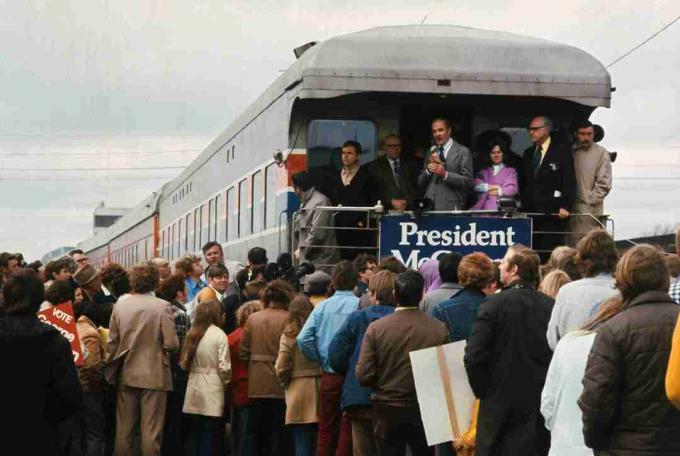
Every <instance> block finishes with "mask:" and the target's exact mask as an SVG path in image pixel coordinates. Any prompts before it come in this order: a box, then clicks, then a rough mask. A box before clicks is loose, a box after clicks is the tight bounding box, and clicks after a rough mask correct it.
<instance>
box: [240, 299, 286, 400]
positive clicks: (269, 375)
mask: <svg viewBox="0 0 680 456" xmlns="http://www.w3.org/2000/svg"><path fill="white" fill-rule="evenodd" d="M287 318H288V311H287V310H285V309H280V308H276V307H268V308H266V309H264V310H261V311H260V312H256V313H254V314H252V315H251V316H250V317H248V321H246V327H245V330H244V331H243V338H242V339H241V346H240V354H241V359H242V360H244V361H246V362H247V363H248V397H249V398H250V399H283V398H284V394H283V387H282V386H281V383H280V382H279V379H278V378H277V377H276V370H275V369H274V364H275V363H276V358H277V356H278V354H279V342H280V340H281V334H283V328H284V327H285V325H286V319H287Z"/></svg>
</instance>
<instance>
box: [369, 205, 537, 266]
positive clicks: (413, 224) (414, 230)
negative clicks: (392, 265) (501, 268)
mask: <svg viewBox="0 0 680 456" xmlns="http://www.w3.org/2000/svg"><path fill="white" fill-rule="evenodd" d="M531 227H532V225H531V219H528V218H501V217H468V216H465V217H459V216H455V215H431V216H427V215H426V216H423V217H420V218H419V219H416V218H414V217H412V216H410V215H386V216H384V217H382V219H381V220H380V257H381V258H382V257H386V256H390V255H393V256H395V257H397V258H398V259H399V260H401V261H402V262H403V263H404V264H405V265H406V267H408V268H411V269H417V268H418V267H419V266H420V265H421V264H423V263H424V262H425V261H427V260H428V259H430V258H437V257H438V256H439V255H440V254H441V253H444V252H454V251H455V252H458V253H460V254H462V255H467V254H468V253H472V252H484V253H486V254H487V255H489V257H490V258H491V259H493V260H500V259H502V258H503V257H504V256H505V252H506V250H507V249H508V247H510V246H511V245H515V244H523V245H526V246H528V247H531Z"/></svg>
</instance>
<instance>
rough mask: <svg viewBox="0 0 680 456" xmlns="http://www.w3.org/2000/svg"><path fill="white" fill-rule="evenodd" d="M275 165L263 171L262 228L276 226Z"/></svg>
mask: <svg viewBox="0 0 680 456" xmlns="http://www.w3.org/2000/svg"><path fill="white" fill-rule="evenodd" d="M276 168H277V167H276V164H274V163H272V164H271V165H269V166H267V168H265V170H264V180H265V182H266V188H265V192H264V207H265V209H264V227H265V228H272V227H275V226H276Z"/></svg>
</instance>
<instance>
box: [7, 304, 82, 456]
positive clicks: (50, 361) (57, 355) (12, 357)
mask: <svg viewBox="0 0 680 456" xmlns="http://www.w3.org/2000/svg"><path fill="white" fill-rule="evenodd" d="M0 359H2V361H3V365H4V366H5V368H6V369H5V371H4V372H3V375H0V391H3V392H4V397H3V401H2V407H0V418H1V419H2V427H0V429H1V430H0V439H1V440H2V446H3V452H2V453H3V454H5V453H6V452H7V451H9V450H8V449H10V448H14V449H16V450H18V451H20V453H16V454H25V455H56V454H58V450H57V438H58V435H57V429H56V425H57V423H59V422H60V421H62V420H65V419H66V418H69V417H71V416H73V415H74V414H75V413H76V412H77V410H78V405H79V403H80V398H81V388H80V382H79V381H78V374H77V373H76V367H75V365H74V364H73V352H72V351H71V346H70V344H69V342H68V341H67V340H66V339H65V338H64V337H63V336H62V335H61V334H60V333H59V331H57V329H55V328H54V327H52V326H49V325H47V324H44V323H41V322H40V321H39V320H38V318H37V317H36V316H35V315H9V316H0ZM27 436H28V437H29V438H26V437H27ZM10 452H11V451H10ZM7 454H9V453H7Z"/></svg>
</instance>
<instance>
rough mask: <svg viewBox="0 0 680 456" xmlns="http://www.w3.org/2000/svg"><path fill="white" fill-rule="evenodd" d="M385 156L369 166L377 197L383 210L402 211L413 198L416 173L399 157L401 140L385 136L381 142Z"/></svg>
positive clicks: (393, 136) (397, 137)
mask: <svg viewBox="0 0 680 456" xmlns="http://www.w3.org/2000/svg"><path fill="white" fill-rule="evenodd" d="M381 149H382V150H383V151H385V155H383V156H381V157H378V158H377V159H376V160H375V161H374V162H373V163H372V164H371V172H372V173H373V178H374V179H375V182H376V183H377V184H378V190H379V197H378V199H379V200H380V201H381V202H382V205H383V206H384V207H385V210H388V211H389V210H391V209H394V210H397V211H403V210H406V208H407V207H408V206H409V204H410V203H411V201H412V200H413V198H414V197H415V194H416V191H415V185H414V184H415V181H416V177H417V175H416V171H415V168H414V166H413V165H412V164H411V163H409V162H407V161H405V160H403V159H402V157H401V138H399V136H397V135H387V136H385V137H384V138H383V140H382V142H381Z"/></svg>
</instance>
